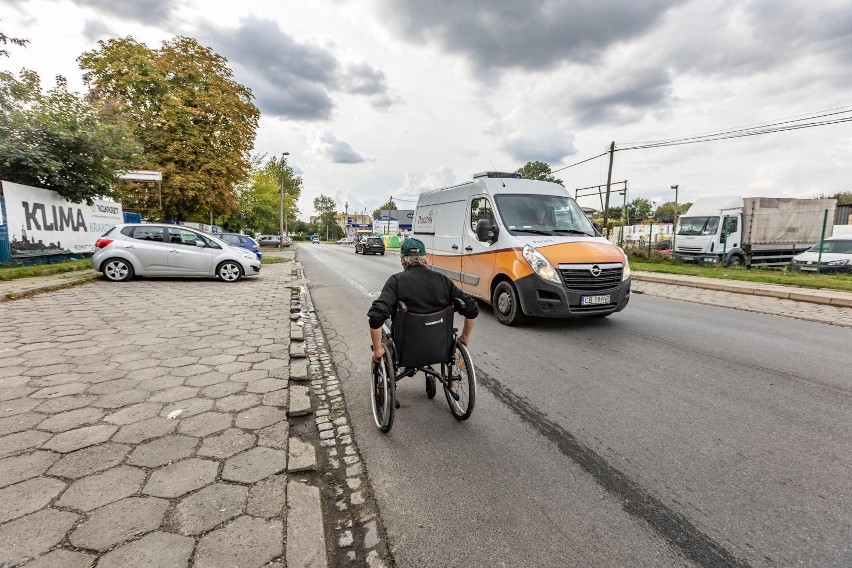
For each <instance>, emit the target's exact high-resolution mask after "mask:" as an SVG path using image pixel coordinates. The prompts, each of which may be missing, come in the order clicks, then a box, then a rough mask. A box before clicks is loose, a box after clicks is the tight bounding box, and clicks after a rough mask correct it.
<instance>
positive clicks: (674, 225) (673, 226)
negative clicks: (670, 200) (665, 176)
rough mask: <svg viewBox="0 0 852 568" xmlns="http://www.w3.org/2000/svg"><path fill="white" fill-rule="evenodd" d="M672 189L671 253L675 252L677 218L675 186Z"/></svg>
mask: <svg viewBox="0 0 852 568" xmlns="http://www.w3.org/2000/svg"><path fill="white" fill-rule="evenodd" d="M672 189H673V190H674V192H675V208H674V219H672V252H674V250H675V241H676V239H677V218H678V217H679V215H678V207H677V186H676V185H673V186H672Z"/></svg>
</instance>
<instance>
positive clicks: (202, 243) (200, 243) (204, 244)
mask: <svg viewBox="0 0 852 568" xmlns="http://www.w3.org/2000/svg"><path fill="white" fill-rule="evenodd" d="M195 246H197V247H201V248H204V247H206V246H207V244H206V243H205V242H204V241H202V240H201V239H195Z"/></svg>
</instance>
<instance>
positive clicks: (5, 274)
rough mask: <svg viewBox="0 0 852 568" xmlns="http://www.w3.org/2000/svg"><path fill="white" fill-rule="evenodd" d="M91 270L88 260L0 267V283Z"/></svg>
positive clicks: (90, 262)
mask: <svg viewBox="0 0 852 568" xmlns="http://www.w3.org/2000/svg"><path fill="white" fill-rule="evenodd" d="M89 268H92V261H91V259H88V258H80V259H76V260H64V261H62V262H54V263H51V264H31V265H20V266H0V281H4V280H15V279H16V278H29V277H32V276H50V275H51V274H62V273H63V272H75V271H77V270H87V269H89Z"/></svg>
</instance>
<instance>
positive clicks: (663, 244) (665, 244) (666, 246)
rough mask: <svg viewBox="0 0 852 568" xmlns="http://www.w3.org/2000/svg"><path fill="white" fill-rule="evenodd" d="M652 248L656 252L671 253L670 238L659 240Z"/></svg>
mask: <svg viewBox="0 0 852 568" xmlns="http://www.w3.org/2000/svg"><path fill="white" fill-rule="evenodd" d="M654 250H655V251H657V252H658V253H660V254H662V255H669V254H671V253H672V240H671V239H665V240H662V241H659V242H658V243H656V244H655V245H654Z"/></svg>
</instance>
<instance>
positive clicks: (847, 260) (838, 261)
mask: <svg viewBox="0 0 852 568" xmlns="http://www.w3.org/2000/svg"><path fill="white" fill-rule="evenodd" d="M790 268H792V269H794V270H803V271H805V272H823V273H832V272H849V273H852V235H836V236H834V237H828V238H827V239H825V241H823V243H822V258H820V253H819V244H815V245H814V246H812V247H811V248H809V249H808V250H807V251H805V252H803V253H801V254H797V255H796V256H794V257H793V260H792V261H790Z"/></svg>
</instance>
